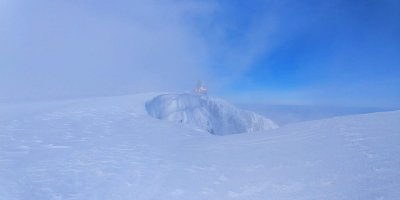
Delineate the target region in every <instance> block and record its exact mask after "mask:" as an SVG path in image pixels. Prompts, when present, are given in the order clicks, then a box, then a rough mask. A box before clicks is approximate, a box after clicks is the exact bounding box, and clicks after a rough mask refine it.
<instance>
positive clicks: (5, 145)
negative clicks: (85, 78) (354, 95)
mask: <svg viewBox="0 0 400 200" xmlns="http://www.w3.org/2000/svg"><path fill="white" fill-rule="evenodd" d="M154 96H156V95H155V94H143V95H133V96H125V97H110V98H97V99H85V100H73V101H65V102H53V103H40V104H25V105H15V106H6V107H0V199H6V200H13V199H18V200H25V199H26V200H50V199H51V200H53V199H71V200H72V199H82V200H92V199H107V200H125V199H130V200H131V199H135V200H144V199H146V200H147V199H149V200H150V199H151V200H158V199H161V200H166V199H184V200H187V199H191V200H197V199H215V200H221V199H246V200H247V199H252V200H258V199H259V200H264V199H352V200H353V199H362V200H365V199H398V197H399V196H400V190H399V188H400V156H399V155H400V147H399V141H400V112H399V111H397V112H386V113H375V114H367V115H358V116H348V117H340V118H333V119H328V120H320V121H310V122H304V123H298V124H292V125H288V126H284V127H281V128H279V129H274V130H270V131H266V132H264V133H263V134H235V135H229V136H224V137H217V136H214V135H211V134H208V133H206V132H201V131H195V130H192V129H189V128H187V127H186V126H183V125H182V124H176V123H171V122H168V121H162V120H157V119H154V118H152V117H150V116H148V115H147V112H146V110H145V102H146V101H148V100H149V99H151V98H153V97H154Z"/></svg>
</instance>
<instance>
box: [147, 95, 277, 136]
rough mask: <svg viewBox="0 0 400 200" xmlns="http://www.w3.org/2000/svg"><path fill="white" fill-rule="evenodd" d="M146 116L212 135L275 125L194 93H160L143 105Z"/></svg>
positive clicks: (273, 126)
mask: <svg viewBox="0 0 400 200" xmlns="http://www.w3.org/2000/svg"><path fill="white" fill-rule="evenodd" d="M146 109H147V112H148V113H149V115H150V116H152V117H155V118H157V119H162V120H168V121H175V122H180V123H184V124H188V125H189V126H190V127H193V128H198V129H202V130H206V131H208V132H210V133H212V134H216V135H227V134H235V133H244V132H256V131H265V130H270V129H274V128H278V126H277V125H276V124H275V123H274V122H272V121H271V120H270V119H267V118H265V117H263V116H261V115H259V114H256V113H254V112H250V111H246V110H241V109H238V108H236V107H235V106H233V105H231V104H230V103H228V102H226V101H224V100H222V99H218V98H214V97H210V96H207V95H197V94H189V93H184V94H164V95H160V96H157V97H155V98H154V99H152V100H151V101H149V102H147V103H146Z"/></svg>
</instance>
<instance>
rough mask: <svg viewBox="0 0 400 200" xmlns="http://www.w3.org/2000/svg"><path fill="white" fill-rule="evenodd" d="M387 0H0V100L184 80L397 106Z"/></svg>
mask: <svg viewBox="0 0 400 200" xmlns="http://www.w3.org/2000/svg"><path fill="white" fill-rule="evenodd" d="M399 21H400V2H399V1H396V0H379V1H378V0H362V1H361V0H354V1H344V0H331V1H317V0H306V1H295V0H280V1H278V0H264V1H261V0H253V1H239V0H229V1H228V0H216V1H212V0H204V1H196V0H185V1H183V0H149V1H124V0H115V1H106V0H100V1H94V0H83V1H78V0H76V1H64V0H59V1H54V0H52V1H50V0H38V1H34V2H33V1H28V0H0V25H1V26H0V36H1V37H0V44H1V45H0V102H14V101H29V100H41V99H54V98H73V97H86V96H103V95H122V94H130V93H136V92H146V91H187V90H190V89H191V88H192V87H193V86H194V85H195V83H196V80H197V79H203V80H205V81H206V82H207V83H208V85H209V87H210V91H211V93H212V94H213V95H217V96H223V97H225V98H228V99H230V100H231V101H239V102H256V103H271V104H306V105H342V106H378V107H399V106H400V78H399V76H400V66H399V65H400V56H399V55H400V23H399Z"/></svg>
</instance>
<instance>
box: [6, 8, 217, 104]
mask: <svg viewBox="0 0 400 200" xmlns="http://www.w3.org/2000/svg"><path fill="white" fill-rule="evenodd" d="M4 2H5V3H4ZM195 4H196V3H195V2H191V3H187V2H186V3H183V2H178V1H152V0H150V1H113V2H112V4H110V2H107V1H50V0H39V1H11V0H10V1H7V0H6V1H4V0H3V2H2V4H1V5H2V8H1V9H3V10H8V11H9V12H8V13H7V17H6V19H7V20H6V21H0V23H1V24H0V27H3V29H1V32H0V33H1V38H2V39H1V40H0V42H1V45H0V53H1V55H0V60H1V66H0V67H1V69H0V100H7V99H8V100H12V99H18V100H24V99H41V98H47V97H52V98H54V97H72V96H96V95H114V94H126V93H134V92H144V91H154V90H158V91H160V90H189V89H191V87H192V85H193V84H195V83H196V80H197V79H199V78H203V77H207V76H208V72H207V68H205V67H204V66H205V65H207V64H208V63H207V62H208V57H207V56H208V55H207V53H206V51H207V46H206V45H205V43H204V41H203V40H202V38H201V37H199V36H198V35H197V34H196V33H195V32H194V30H193V29H192V28H191V26H190V25H189V24H188V21H187V20H186V21H185V19H190V18H193V17H196V15H202V14H203V13H204V12H208V9H211V8H208V7H207V6H206V5H204V4H199V5H195Z"/></svg>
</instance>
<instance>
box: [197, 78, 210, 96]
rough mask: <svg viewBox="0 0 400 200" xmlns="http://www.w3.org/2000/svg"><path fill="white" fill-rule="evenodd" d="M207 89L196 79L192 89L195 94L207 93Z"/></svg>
mask: <svg viewBox="0 0 400 200" xmlns="http://www.w3.org/2000/svg"><path fill="white" fill-rule="evenodd" d="M207 92H208V89H207V86H206V85H205V84H204V82H203V81H197V86H196V88H195V89H194V93H195V94H207Z"/></svg>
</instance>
